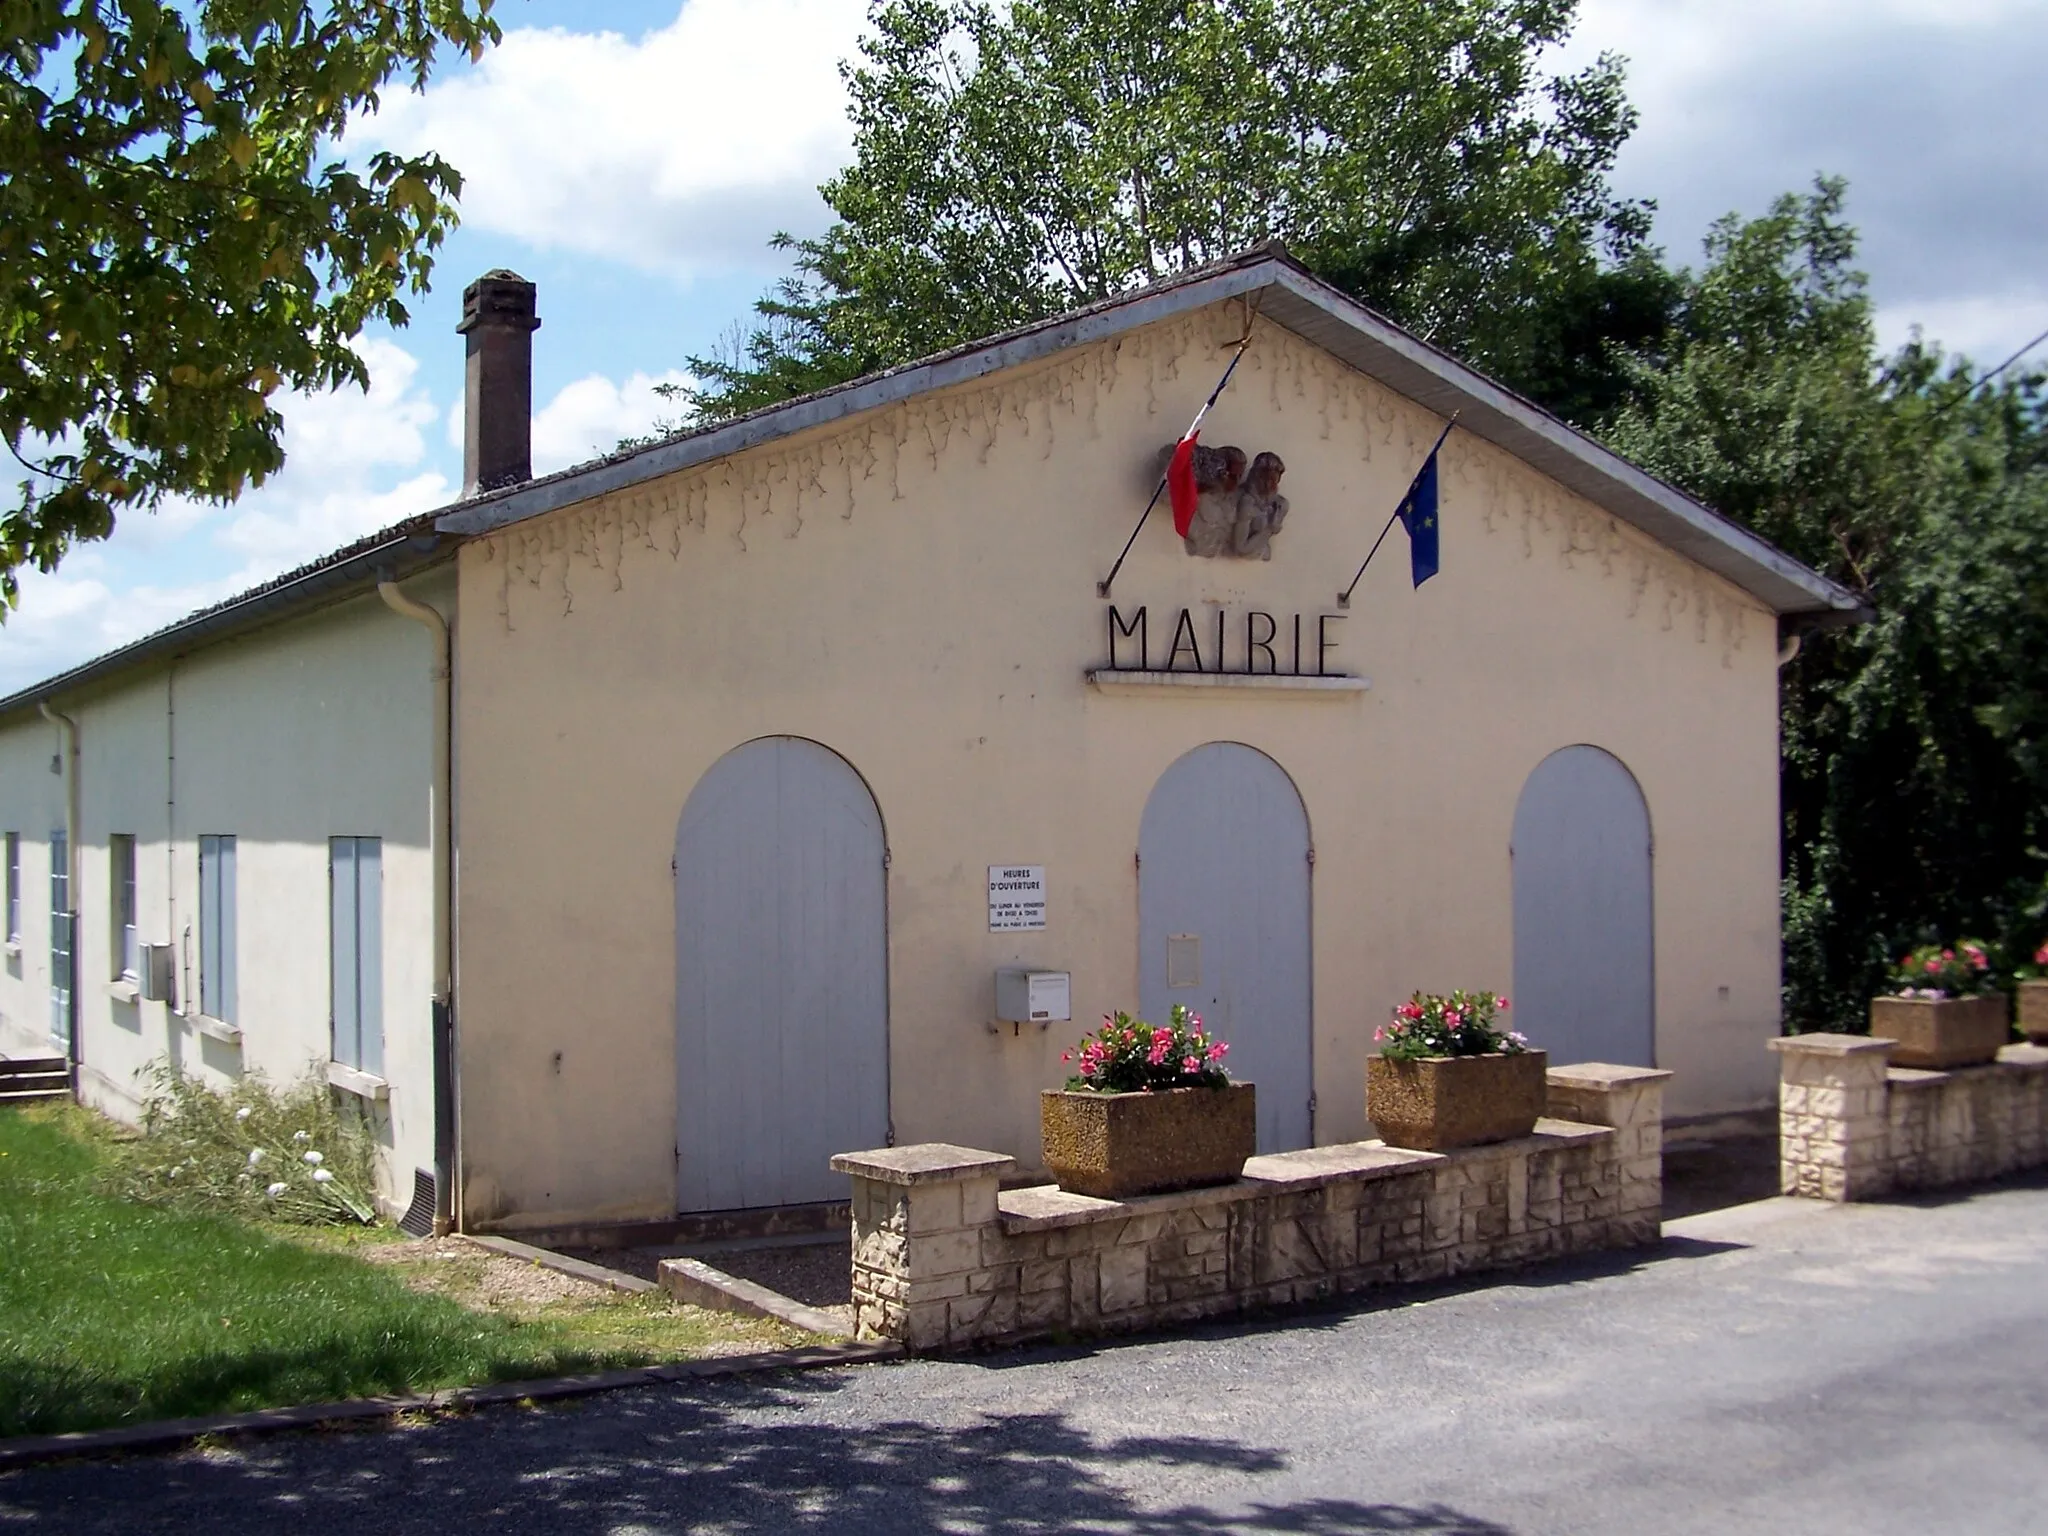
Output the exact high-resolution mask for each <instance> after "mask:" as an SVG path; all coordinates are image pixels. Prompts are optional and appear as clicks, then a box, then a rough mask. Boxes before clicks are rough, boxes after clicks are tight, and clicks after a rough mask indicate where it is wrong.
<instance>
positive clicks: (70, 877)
mask: <svg viewBox="0 0 2048 1536" xmlns="http://www.w3.org/2000/svg"><path fill="white" fill-rule="evenodd" d="M37 707H38V708H39V709H41V710H42V712H43V718H44V719H45V720H47V721H49V722H50V723H51V724H52V725H54V726H56V727H57V729H58V730H59V731H61V732H63V735H64V899H65V900H66V901H67V902H68V903H69V904H70V907H71V910H70V911H68V912H66V913H65V914H64V916H65V918H66V919H67V920H68V921H69V922H70V924H71V943H70V945H69V946H68V949H69V953H70V956H71V974H70V976H69V977H67V978H66V986H65V989H64V990H65V996H66V997H68V998H70V1000H71V1001H70V1005H69V1006H70V1014H71V1017H70V1018H68V1019H66V1020H65V1021H64V1022H65V1024H66V1026H67V1028H66V1031H65V1032H66V1033H67V1034H68V1035H70V1037H71V1040H70V1047H69V1048H70V1053H71V1096H72V1097H73V1098H76V1097H78V1094H79V1090H80V1088H81V1087H82V1086H83V1085H82V1084H81V1082H80V1076H81V1074H82V1072H83V1070H84V1067H85V1048H84V1042H83V1041H81V1040H80V1038H79V1033H78V868H79V864H78V821H79V816H78V722H77V721H76V720H74V719H72V718H71V717H70V716H69V715H65V714H59V713H58V712H57V711H56V710H54V709H52V708H50V701H49V700H48V699H44V700H41V701H40V702H39V703H38V705H37ZM53 979H54V978H53Z"/></svg>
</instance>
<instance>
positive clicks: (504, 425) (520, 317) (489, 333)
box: [455, 267, 540, 496]
mask: <svg viewBox="0 0 2048 1536" xmlns="http://www.w3.org/2000/svg"><path fill="white" fill-rule="evenodd" d="M533 309H534V286H533V284H531V283H529V282H528V281H527V280H526V279H525V278H523V277H521V276H520V275H519V274H518V273H517V272H508V271H506V270H505V269H504V268H502V267H501V268H499V269H498V270H496V271H494V272H486V273H485V274H484V275H483V276H482V277H480V278H478V279H477V280H476V281H475V282H473V283H471V284H470V285H469V286H468V287H467V288H465V289H463V290H462V323H461V324H460V325H458V326H457V327H456V328H455V329H456V330H457V331H458V332H459V333H461V334H462V335H464V336H467V337H468V338H469V361H468V369H467V378H466V381H465V385H464V389H463V402H462V403H463V421H462V494H463V495H464V496H476V495H479V494H481V493H482V492H484V491H495V490H497V489H499V488H500V487H501V486H507V485H517V484H518V483H519V482H520V481H522V480H531V479H532V478H533V333H534V332H535V331H537V330H539V329H540V320H539V319H538V318H537V317H536V316H535V314H534V312H533Z"/></svg>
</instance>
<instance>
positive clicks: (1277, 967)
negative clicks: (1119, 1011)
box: [1138, 741, 1314, 1152]
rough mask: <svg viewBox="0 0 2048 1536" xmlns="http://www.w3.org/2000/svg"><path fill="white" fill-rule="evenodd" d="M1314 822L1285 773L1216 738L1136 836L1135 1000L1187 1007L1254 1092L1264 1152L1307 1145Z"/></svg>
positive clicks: (1167, 781) (1158, 1018)
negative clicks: (1225, 1048) (1224, 1045)
mask: <svg viewBox="0 0 2048 1536" xmlns="http://www.w3.org/2000/svg"><path fill="white" fill-rule="evenodd" d="M1308 850H1309V837H1308V813H1307V811H1305V810H1304V809H1303V808H1302V803H1301V795H1300V793H1299V792H1298V791H1297V790H1296V789H1295V787H1294V781H1293V780H1292V779H1290V778H1289V777H1288V776H1287V773H1286V770H1284V769H1283V768H1281V766H1280V765H1279V764H1278V763H1276V762H1274V761H1273V760H1272V759H1271V758H1270V757H1267V756H1266V755H1265V754H1264V753H1263V752H1255V751H1253V750H1252V749H1251V748H1250V747H1246V746H1241V745H1239V744H1238V743H1236V742H1230V741H1212V742H1210V743H1208V744H1207V745H1206V746H1201V747H1197V748H1195V750H1194V751H1192V752H1189V753H1188V754H1187V755H1186V756H1184V757H1182V758H1180V759H1179V760H1178V761H1176V762H1175V763H1174V764H1173V765H1172V766H1171V767H1169V768H1168V769H1167V770H1166V772H1165V773H1163V774H1161V775H1160V776H1159V782H1158V783H1157V784H1155V785H1154V786H1153V787H1152V794H1151V797H1150V798H1149V799H1148V800H1147V801H1146V802H1145V816H1144V820H1143V822H1142V823H1141V824H1140V826H1139V830H1138V942H1139V946H1140V947H1139V958H1138V1002H1139V1007H1140V1009H1141V1011H1142V1012H1143V1015H1144V1017H1146V1018H1147V1019H1150V1020H1152V1021H1154V1022H1155V1023H1163V1022H1164V1021H1165V1019H1166V1016H1167V1012H1168V1010H1169V1009H1170V1008H1171V1006H1172V1005H1173V1004H1174V1003H1185V1004H1187V1006H1188V1007H1189V1008H1190V1009H1192V1010H1193V1011H1194V1012H1196V1013H1199V1014H1200V1015H1201V1016H1202V1019H1203V1022H1204V1023H1205V1024H1207V1025H1208V1026H1209V1027H1210V1028H1211V1029H1212V1030H1213V1031H1214V1033H1215V1034H1216V1035H1217V1036H1218V1037H1220V1038H1222V1039H1224V1040H1227V1041H1229V1042H1230V1058H1229V1066H1230V1070H1231V1073H1232V1075H1234V1076H1235V1077H1237V1078H1238V1079H1240V1080H1241V1081H1244V1082H1248V1083H1254V1084H1256V1085H1257V1086H1258V1090H1259V1150H1260V1151H1261V1152H1288V1151H1292V1150H1294V1149H1295V1148H1297V1147H1305V1146H1308V1145H1310V1143H1311V1141H1312V1140H1313V1136H1314V1129H1313V1125H1312V1122H1311V1118H1310V1111H1309V1098H1310V1095H1311V1093H1312V1092H1313V1084H1314V1078H1313V1075H1312V1070H1311V1062H1310V1008H1309V859H1308Z"/></svg>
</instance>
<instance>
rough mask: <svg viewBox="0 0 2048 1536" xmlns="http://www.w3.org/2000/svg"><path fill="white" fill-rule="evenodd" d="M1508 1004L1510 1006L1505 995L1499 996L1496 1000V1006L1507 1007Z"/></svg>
mask: <svg viewBox="0 0 2048 1536" xmlns="http://www.w3.org/2000/svg"><path fill="white" fill-rule="evenodd" d="M1507 1006H1508V1000H1507V999H1506V998H1504V997H1503V998H1499V999H1496V1000H1495V1002H1494V1007H1496V1008H1505V1007H1507Z"/></svg>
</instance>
